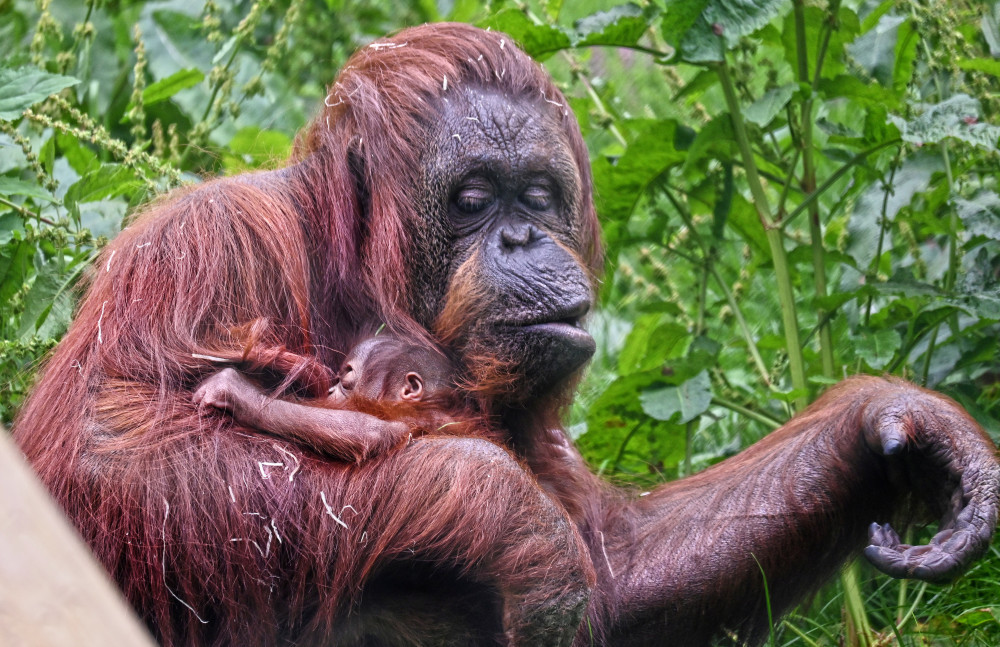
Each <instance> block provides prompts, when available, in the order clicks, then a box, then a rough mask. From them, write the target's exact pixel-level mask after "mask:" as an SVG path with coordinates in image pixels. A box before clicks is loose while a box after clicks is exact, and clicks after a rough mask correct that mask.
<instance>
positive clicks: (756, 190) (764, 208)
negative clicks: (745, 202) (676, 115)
mask: <svg viewBox="0 0 1000 647" xmlns="http://www.w3.org/2000/svg"><path fill="white" fill-rule="evenodd" d="M716 71H717V72H718V75H719V80H720V82H721V84H722V91H723V94H724V95H725V98H726V107H727V108H729V116H730V119H731V120H732V124H733V133H734V134H735V136H736V143H737V145H738V146H739V150H740V157H741V158H742V160H743V168H744V169H745V171H746V174H747V184H749V185H750V193H751V195H752V196H753V201H754V208H755V209H756V210H757V217H758V219H759V220H760V224H761V226H763V228H764V232H765V235H766V237H767V243H768V247H769V248H770V251H771V262H772V263H773V265H774V276H775V280H776V281H777V283H778V302H779V303H780V305H781V320H782V327H783V328H784V332H785V346H786V347H787V352H788V366H789V371H790V373H791V377H792V388H793V389H795V391H796V393H797V395H796V397H795V407H796V409H799V410H801V409H804V408H805V407H806V405H808V404H809V395H808V393H809V390H808V387H807V385H806V369H805V360H804V358H803V356H802V342H801V336H800V334H799V321H798V315H797V314H796V308H795V293H794V291H793V289H792V276H791V272H790V270H789V266H788V254H787V253H786V252H785V245H784V240H783V236H782V235H781V229H780V228H779V226H778V223H776V222H775V219H774V216H773V215H772V213H771V207H770V204H769V203H768V199H767V193H766V192H765V191H764V186H763V185H762V184H761V181H760V173H759V172H758V171H757V162H756V161H755V159H754V155H753V149H752V147H751V145H750V138H749V137H748V136H747V131H746V126H745V124H744V121H743V113H742V111H741V110H740V102H739V98H738V97H737V96H736V87H735V86H734V85H733V79H732V76H731V75H730V73H729V67H728V65H727V64H726V62H725V61H723V62H722V63H720V64H718V65H717V66H716Z"/></svg>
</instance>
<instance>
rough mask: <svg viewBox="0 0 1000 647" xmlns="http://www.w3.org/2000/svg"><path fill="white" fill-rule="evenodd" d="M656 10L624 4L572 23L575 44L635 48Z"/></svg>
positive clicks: (650, 7) (651, 7) (652, 7)
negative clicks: (573, 24) (575, 38)
mask: <svg viewBox="0 0 1000 647" xmlns="http://www.w3.org/2000/svg"><path fill="white" fill-rule="evenodd" d="M656 14H657V10H656V8H655V7H654V6H652V5H650V6H648V7H647V8H646V9H643V8H642V7H640V6H639V5H636V4H633V3H631V2H630V3H627V4H623V5H619V6H617V7H615V8H614V9H611V10H609V11H600V12H598V13H595V14H593V15H590V16H587V17H586V18H581V19H580V20H578V21H577V22H576V32H577V40H576V43H575V44H576V45H578V46H580V45H611V46H622V47H627V46H630V45H635V44H636V42H638V40H639V39H640V38H641V37H642V35H643V34H644V33H646V30H647V29H649V27H650V24H651V23H652V22H653V20H654V18H655V16H656Z"/></svg>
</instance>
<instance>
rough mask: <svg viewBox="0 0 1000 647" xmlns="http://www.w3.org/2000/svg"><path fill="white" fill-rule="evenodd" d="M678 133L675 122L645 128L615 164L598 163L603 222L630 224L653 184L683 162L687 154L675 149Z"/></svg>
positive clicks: (595, 172) (656, 123)
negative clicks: (633, 213) (672, 167)
mask: <svg viewBox="0 0 1000 647" xmlns="http://www.w3.org/2000/svg"><path fill="white" fill-rule="evenodd" d="M676 134H677V123H676V122H675V121H673V120H664V121H657V122H654V123H652V124H650V125H649V126H647V127H646V128H643V129H642V131H641V132H640V133H639V134H638V135H637V137H636V138H635V140H634V143H633V144H632V145H630V146H629V147H628V150H626V151H625V154H624V155H622V156H621V158H620V159H618V161H617V163H616V164H614V165H612V164H611V163H610V162H608V161H607V160H597V161H595V163H594V184H595V185H596V189H597V191H596V193H597V196H598V206H599V208H600V212H601V217H602V218H603V219H604V220H606V221H611V222H616V221H617V222H626V221H628V219H629V217H630V216H631V215H632V211H633V209H634V208H635V205H636V202H637V201H638V200H639V198H641V197H642V195H643V194H644V193H645V191H646V189H647V188H648V187H649V185H650V183H651V182H652V181H653V180H655V179H656V178H657V177H658V176H659V175H660V174H662V173H663V172H664V171H665V170H666V169H668V168H670V167H671V166H674V165H675V164H679V163H680V162H682V161H684V158H685V155H684V153H681V152H679V151H677V150H675V149H674V138H675V137H676Z"/></svg>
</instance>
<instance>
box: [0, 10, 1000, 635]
mask: <svg viewBox="0 0 1000 647" xmlns="http://www.w3.org/2000/svg"><path fill="white" fill-rule="evenodd" d="M396 4H397V6H395V7H392V8H388V7H384V6H383V5H382V4H381V3H366V2H364V1H363V0H274V1H268V0H257V1H252V0H207V1H206V2H204V4H203V5H200V3H192V2H186V1H183V0H158V1H155V2H138V1H130V0H117V1H116V0H104V1H98V0H88V1H83V0H37V1H36V2H30V1H28V0H0V420H2V421H3V422H8V423H9V421H10V420H11V419H12V418H13V415H14V413H15V412H16V409H17V406H18V404H19V403H20V402H21V400H22V399H23V397H24V393H25V390H26V389H27V388H28V387H29V385H30V383H31V377H32V370H33V368H34V367H35V366H36V365H37V363H38V361H39V359H40V358H42V357H43V356H44V355H45V353H46V351H47V350H48V349H50V348H51V347H52V346H53V345H54V344H55V343H56V341H57V340H58V339H59V337H60V336H61V335H62V334H63V332H64V331H65V330H66V326H67V324H68V322H69V320H70V318H71V316H72V312H73V306H74V298H75V296H76V295H75V292H74V287H75V286H76V285H77V284H78V283H79V281H80V279H81V277H82V276H83V275H84V274H85V273H86V272H87V271H89V266H90V263H91V261H92V259H93V258H94V256H95V254H96V253H97V251H98V250H100V248H101V247H102V246H103V245H104V244H105V243H106V242H107V240H108V239H109V238H111V237H113V236H114V235H115V233H116V232H117V231H119V229H120V227H121V226H122V225H123V223H127V221H128V217H129V214H130V213H131V212H132V211H133V210H134V208H135V207H136V206H137V205H139V204H142V203H144V202H146V201H148V200H150V199H152V198H153V197H154V196H156V195H157V194H160V193H162V192H164V191H166V190H167V189H169V188H171V187H173V186H176V185H178V184H181V183H184V182H197V181H199V179H200V178H201V177H204V176H206V175H212V174H217V173H237V172H241V171H244V170H248V169H253V168H260V167H268V166H273V165H276V164H278V163H280V161H281V160H282V159H283V158H284V157H285V156H286V155H287V152H288V150H289V147H290V145H291V142H292V138H293V136H294V133H295V131H296V130H297V129H298V128H299V127H300V126H302V125H303V124H304V122H305V121H306V120H307V119H308V117H309V115H310V114H311V113H312V112H313V111H314V110H315V108H316V106H317V105H318V103H319V102H320V101H321V100H322V98H323V96H324V95H325V90H324V87H323V84H324V83H325V82H327V81H329V80H330V79H332V78H333V76H334V75H335V73H336V70H337V69H338V67H339V66H340V65H341V64H342V63H343V61H344V60H345V58H346V57H347V55H349V54H350V52H351V51H353V50H354V49H355V48H357V47H358V46H362V45H364V44H365V43H366V42H368V41H370V40H371V39H372V38H374V37H375V36H377V35H380V34H383V33H385V32H388V31H391V30H393V29H395V28H398V27H400V26H403V25H407V24H414V23H418V22H424V21H432V20H444V19H448V20H461V21H469V22H474V23H477V24H480V25H483V26H490V27H492V28H494V29H500V30H503V31H506V32H507V33H509V34H511V35H512V36H513V37H514V38H515V39H516V40H517V41H518V42H519V43H521V44H522V46H524V47H525V48H526V49H527V50H528V51H529V52H530V53H531V54H533V55H534V56H536V57H537V58H538V59H539V60H541V61H544V63H545V65H546V66H547V67H548V68H549V69H550V71H551V72H552V73H553V74H554V75H555V76H556V77H557V78H558V79H560V81H561V82H562V84H563V86H564V88H565V91H566V93H567V95H568V96H569V97H571V98H570V103H571V104H572V108H573V110H574V111H575V112H576V115H577V117H578V118H579V120H580V122H581V125H582V127H583V129H584V134H585V136H586V138H587V141H588V143H589V145H590V147H591V152H592V157H593V166H594V175H595V178H596V183H597V190H598V196H599V207H600V213H601V217H602V220H603V223H604V230H605V237H606V240H607V251H608V271H607V275H606V277H605V282H604V287H603V290H602V294H601V300H602V303H603V309H602V312H601V313H600V314H598V315H596V316H595V317H594V318H593V319H592V321H591V328H592V331H593V333H594V335H595V337H596V338H597V340H598V346H599V352H598V357H597V359H596V360H595V362H594V364H593V366H592V369H591V371H590V374H589V376H588V379H587V381H586V382H585V384H584V387H583V392H582V394H581V397H580V398H579V400H578V402H577V404H576V405H575V407H574V409H573V411H572V420H571V421H570V422H571V424H572V430H573V433H574V435H575V436H576V438H577V441H578V443H579V444H580V446H581V448H582V449H583V451H584V452H585V454H586V456H587V458H588V459H589V460H590V461H591V462H592V464H593V465H594V467H595V469H597V470H600V471H601V472H603V473H604V474H605V475H607V476H609V477H612V478H616V479H621V480H628V481H632V482H636V483H638V484H643V485H644V484H649V483H653V482H657V481H660V480H663V479H671V478H676V477H678V476H682V475H684V474H688V473H691V472H693V471H697V470H699V469H702V468H704V467H705V466H707V465H709V464H711V463H713V462H716V461H718V460H721V459H722V458H724V457H726V456H728V455H731V454H733V453H734V452H736V451H738V450H739V449H740V448H742V447H744V446H746V445H748V444H750V443H752V442H753V441H755V440H756V439H758V438H760V437H761V436H762V435H764V434H766V433H767V432H768V431H769V430H771V429H773V428H774V427H776V426H778V425H779V424H780V423H781V422H782V421H783V420H785V419H787V418H788V417H789V416H790V415H791V414H792V413H793V412H795V411H796V410H799V409H801V408H803V407H804V406H805V405H806V404H807V403H808V402H809V401H810V400H811V399H813V398H814V397H815V396H816V395H817V393H818V392H819V391H821V390H822V389H823V388H824V386H826V385H828V384H830V383H832V382H834V381H836V380H837V379H839V378H841V377H842V376H844V375H847V374H853V373H859V372H867V373H883V372H888V373H893V374H897V375H902V376H905V377H907V378H909V379H911V380H914V381H916V382H918V383H921V384H926V385H928V386H930V387H932V388H936V389H939V390H942V391H944V392H946V393H948V394H949V395H951V396H953V397H954V398H956V399H957V400H959V401H960V402H961V403H962V404H963V405H965V406H966V407H967V408H968V409H969V410H970V411H972V412H973V413H974V415H975V416H976V417H977V418H978V419H979V420H980V421H981V423H982V424H983V425H984V427H986V428H987V430H988V431H989V432H990V433H991V434H992V435H993V437H994V439H997V438H1000V364H998V362H997V358H996V354H997V337H998V333H1000V187H998V178H1000V164H998V161H1000V158H998V154H997V145H998V140H1000V120H998V119H997V118H996V115H997V114H998V113H1000V3H998V2H986V1H982V2H975V1H973V0H952V1H949V0H885V1H883V2H878V1H864V2H843V1H842V0H809V1H808V2H806V1H804V0H794V1H793V2H787V1H785V2H782V1H778V0H650V1H648V2H644V3H640V4H619V5H617V6H614V5H613V3H610V2H600V1H599V0H588V1H586V2H574V3H572V6H570V5H571V3H568V2H567V3H565V6H563V5H564V3H563V2H562V0H550V1H548V2H541V3H538V2H529V3H528V4H527V5H525V4H521V3H519V2H516V1H515V2H502V1H501V2H494V3H492V5H490V6H486V7H483V6H480V5H479V3H476V2H474V1H473V0H455V1H454V2H449V1H448V0H439V1H438V2H437V3H435V1H434V0H408V1H407V2H399V3H396ZM598 5H601V6H598ZM604 5H607V6H604ZM377 7H383V8H377ZM991 121H992V122H993V123H991ZM910 532H911V533H912V534H913V536H914V537H915V538H916V539H919V538H920V536H921V535H922V533H923V532H924V531H923V530H922V529H919V528H918V529H911V530H910ZM998 599H1000V553H998V552H997V551H996V549H994V550H993V552H992V554H991V555H989V556H988V558H987V559H986V560H984V561H983V562H981V563H980V564H978V565H977V566H976V567H975V568H973V569H972V570H971V571H970V572H969V573H968V574H967V575H966V576H964V577H963V578H962V579H960V580H959V581H958V582H957V583H955V584H952V585H950V586H944V587H942V586H928V585H924V584H920V585H913V584H907V583H906V582H896V581H890V580H888V579H887V578H884V577H873V576H872V573H871V572H870V570H869V569H868V568H867V567H866V566H863V565H860V566H855V567H854V568H851V569H848V570H847V571H845V574H844V575H843V576H842V578H841V580H840V582H838V583H834V584H832V585H831V586H829V587H827V588H826V589H824V590H823V591H822V592H821V593H820V594H818V595H817V596H816V597H815V598H814V599H813V600H812V601H811V602H810V603H809V604H808V605H807V606H806V607H805V608H802V609H800V610H799V611H798V612H797V613H796V614H794V615H793V616H791V617H790V618H788V619H787V620H785V621H782V622H779V623H778V624H776V626H775V633H774V636H773V637H772V640H773V642H774V644H781V645H837V644H841V641H844V642H845V643H847V644H897V641H898V642H899V643H901V644H903V645H939V644H941V645H951V644H962V645H980V644H982V645H996V644H1000V606H998V603H997V600H998ZM667 642H669V640H668V641H667Z"/></svg>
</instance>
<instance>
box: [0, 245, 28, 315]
mask: <svg viewBox="0 0 1000 647" xmlns="http://www.w3.org/2000/svg"><path fill="white" fill-rule="evenodd" d="M35 249H36V248H35V243H29V242H23V241H16V240H15V241H11V242H9V243H7V245H5V246H4V248H3V249H2V250H0V303H9V301H10V298H11V297H12V296H13V295H14V293H15V292H17V291H18V290H20V289H21V288H23V287H24V282H25V279H26V278H27V270H28V267H29V265H30V264H31V257H32V256H34V255H35Z"/></svg>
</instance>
